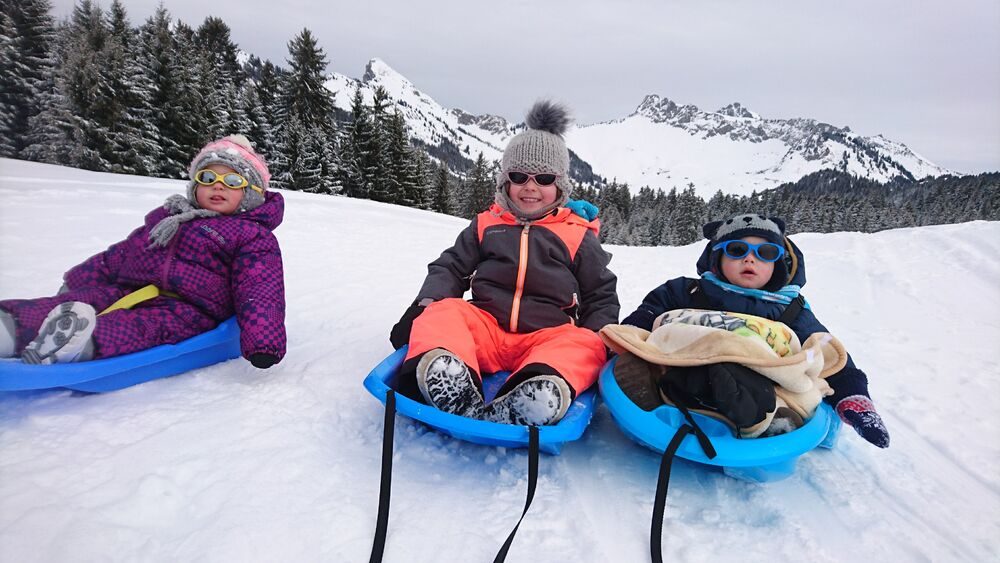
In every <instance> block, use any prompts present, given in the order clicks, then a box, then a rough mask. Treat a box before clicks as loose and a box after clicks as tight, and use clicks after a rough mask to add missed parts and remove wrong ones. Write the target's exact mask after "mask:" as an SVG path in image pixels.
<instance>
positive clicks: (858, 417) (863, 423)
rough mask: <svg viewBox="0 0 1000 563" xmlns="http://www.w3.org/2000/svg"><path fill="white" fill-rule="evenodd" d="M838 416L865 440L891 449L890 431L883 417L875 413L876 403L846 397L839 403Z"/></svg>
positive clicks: (860, 398) (865, 398)
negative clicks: (886, 427)
mask: <svg viewBox="0 0 1000 563" xmlns="http://www.w3.org/2000/svg"><path fill="white" fill-rule="evenodd" d="M837 414H838V415H840V418H841V419H842V420H843V421H844V422H846V423H847V424H848V425H850V426H852V427H853V428H854V430H855V431H856V432H857V433H858V434H860V435H861V437H862V438H864V439H865V440H868V441H869V442H871V443H872V444H875V445H876V446H878V447H880V448H888V447H889V431H888V430H886V429H885V423H883V422H882V417H881V416H879V414H878V413H877V412H875V403H873V402H872V400H871V399H869V398H868V397H865V396H864V395H851V396H850V397H844V398H843V399H841V400H840V402H838V403H837Z"/></svg>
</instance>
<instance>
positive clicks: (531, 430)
mask: <svg viewBox="0 0 1000 563" xmlns="http://www.w3.org/2000/svg"><path fill="white" fill-rule="evenodd" d="M537 484H538V427H537V426H529V427H528V498H527V499H526V500H525V501H524V510H523V511H522V512H521V518H519V519H518V521H517V525H516V526H514V529H513V530H511V532H510V535H509V536H507V541H505V542H504V543H503V547H501V548H500V551H499V552H498V553H497V556H496V559H494V560H493V563H502V562H503V561H504V560H505V559H507V551H508V550H509V549H510V545H511V544H512V543H514V534H516V533H517V528H518V527H519V526H520V525H521V521H522V520H524V515H525V514H527V513H528V508H530V507H531V501H532V499H534V498H535V485H537Z"/></svg>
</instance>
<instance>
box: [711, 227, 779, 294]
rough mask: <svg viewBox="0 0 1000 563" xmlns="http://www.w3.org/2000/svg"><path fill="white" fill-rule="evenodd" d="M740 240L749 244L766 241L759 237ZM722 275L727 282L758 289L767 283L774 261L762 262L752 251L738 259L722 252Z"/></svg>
mask: <svg viewBox="0 0 1000 563" xmlns="http://www.w3.org/2000/svg"><path fill="white" fill-rule="evenodd" d="M741 240H743V241H744V242H748V243H750V244H760V243H762V242H767V240H766V239H763V238H761V237H743V238H742V239H741ZM720 267H721V268H722V275H724V276H725V277H726V279H727V280H729V283H731V284H733V285H738V286H740V287H745V288H747V289H760V288H762V287H764V286H765V285H767V282H769V281H770V280H771V274H773V273H774V262H763V261H761V260H759V259H758V258H757V255H755V254H754V253H753V252H752V251H751V252H748V253H747V255H746V256H744V257H743V258H740V259H739V260H734V259H733V258H730V257H728V256H726V254H725V253H724V252H723V253H722V262H721V263H720Z"/></svg>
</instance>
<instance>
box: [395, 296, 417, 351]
mask: <svg viewBox="0 0 1000 563" xmlns="http://www.w3.org/2000/svg"><path fill="white" fill-rule="evenodd" d="M423 312H424V306H423V305H421V304H419V303H414V304H413V305H410V307H409V308H407V309H406V312H404V313H403V316H402V317H401V318H400V319H399V322H398V323H396V324H395V325H393V327H392V331H391V332H389V342H391V343H392V347H393V348H394V349H396V350H399V349H400V348H402V347H403V346H406V345H407V344H409V343H410V330H412V329H413V321H414V320H416V318H417V317H419V316H420V313H423Z"/></svg>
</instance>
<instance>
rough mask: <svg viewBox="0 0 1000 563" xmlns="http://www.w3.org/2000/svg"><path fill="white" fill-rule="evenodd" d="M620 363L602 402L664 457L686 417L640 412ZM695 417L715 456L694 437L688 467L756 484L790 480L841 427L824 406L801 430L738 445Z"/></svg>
mask: <svg viewBox="0 0 1000 563" xmlns="http://www.w3.org/2000/svg"><path fill="white" fill-rule="evenodd" d="M616 361H617V358H614V359H613V360H611V361H610V362H608V364H607V365H605V366H604V369H603V370H602V371H601V376H600V379H599V385H600V388H601V397H602V398H603V399H604V402H605V403H606V404H607V405H608V409H609V410H610V411H611V415H612V416H613V417H614V419H615V421H616V422H617V423H618V426H620V427H621V429H622V431H623V432H625V434H627V435H628V436H629V437H630V438H632V439H633V440H635V441H636V442H639V443H640V444H642V445H644V446H646V447H648V448H650V449H652V450H655V451H657V452H660V453H662V452H663V451H664V450H665V449H666V448H667V444H668V443H669V442H670V439H671V438H672V437H673V435H674V433H675V432H676V431H677V429H678V428H680V427H681V425H683V424H684V423H685V420H684V415H683V414H682V413H681V411H680V410H679V409H677V408H675V407H672V406H669V405H663V406H660V407H657V408H656V409H655V410H653V411H644V410H642V409H641V408H639V407H638V406H637V405H636V404H635V403H634V402H632V400H631V399H629V398H628V397H627V396H626V395H625V393H624V392H623V391H622V390H621V387H619V386H618V382H617V381H615V376H614V373H613V370H614V365H615V362H616ZM691 414H692V415H693V416H694V419H695V422H697V423H698V425H699V426H700V427H701V429H702V430H703V431H704V432H705V434H707V435H708V437H709V438H710V439H711V441H712V445H713V446H714V447H715V451H716V454H717V455H716V457H715V458H713V459H709V458H708V457H707V456H706V455H705V453H704V452H703V451H702V449H701V446H699V445H698V441H697V439H696V438H695V436H693V435H689V436H687V437H685V438H684V441H683V442H681V445H680V448H679V449H678V450H677V455H678V456H680V457H682V458H684V459H687V460H690V461H696V462H698V463H704V464H708V465H716V466H721V467H722V469H723V471H724V472H725V473H726V474H727V475H729V476H731V477H735V478H737V479H743V480H746V481H753V482H757V483H763V482H768V481H778V480H781V479H784V478H786V477H788V476H790V475H791V474H792V473H794V472H795V462H796V461H797V460H798V457H799V456H800V455H802V454H804V453H806V452H808V451H809V450H811V449H813V448H816V447H822V448H832V447H833V446H834V444H835V443H836V440H837V435H838V432H839V430H840V424H841V423H840V418H838V417H837V415H836V414H835V413H834V412H833V409H832V408H831V407H830V406H829V405H827V404H826V403H825V402H821V403H820V407H819V408H817V409H816V414H814V415H813V417H812V418H811V419H809V421H808V422H807V423H806V424H805V426H803V427H802V428H799V429H798V430H795V431H793V432H789V433H787V434H781V435H779V436H772V437H770V438H754V439H740V438H737V437H736V436H735V435H734V434H733V431H732V429H730V427H729V426H727V425H726V424H725V423H723V422H720V421H718V420H716V419H714V418H712V417H709V416H705V415H702V414H699V413H696V412H692V413H691Z"/></svg>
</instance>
